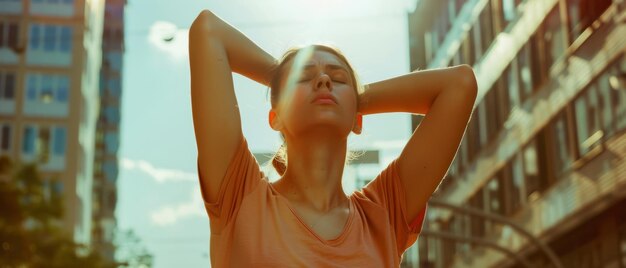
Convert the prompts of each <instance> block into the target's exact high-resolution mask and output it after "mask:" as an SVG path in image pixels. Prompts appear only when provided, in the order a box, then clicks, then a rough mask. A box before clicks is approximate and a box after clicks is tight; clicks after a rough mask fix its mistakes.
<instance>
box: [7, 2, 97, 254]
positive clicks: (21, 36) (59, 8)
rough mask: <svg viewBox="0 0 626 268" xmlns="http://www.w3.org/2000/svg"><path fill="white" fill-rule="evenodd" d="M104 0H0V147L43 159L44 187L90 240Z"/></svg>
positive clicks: (78, 234)
mask: <svg viewBox="0 0 626 268" xmlns="http://www.w3.org/2000/svg"><path fill="white" fill-rule="evenodd" d="M103 4H104V2H103V1H101V0H86V1H74V0H61V1H49V0H33V1H16V0H12V1H2V5H0V14H1V18H0V23H2V24H3V25H2V27H3V29H4V30H3V31H1V32H2V34H3V38H1V39H0V73H1V74H2V76H1V77H2V79H0V84H2V87H1V88H0V91H2V92H0V96H1V97H0V107H2V108H0V124H2V126H3V128H2V131H0V132H1V133H2V137H0V138H1V140H2V144H1V145H2V146H0V147H2V149H0V153H1V154H7V155H10V156H11V157H12V158H13V159H14V160H17V161H18V162H38V163H39V167H40V169H41V171H42V173H43V175H44V177H45V178H46V181H47V184H46V185H47V186H48V188H47V189H49V191H50V192H51V193H52V194H58V195H62V196H63V200H64V206H65V209H64V210H65V212H64V217H63V220H62V222H60V223H58V224H59V225H61V226H63V227H64V228H65V229H66V231H67V232H68V233H69V234H70V235H72V236H73V237H74V239H75V240H76V241H77V242H80V243H85V244H89V242H90V233H91V232H90V229H91V217H90V215H91V212H90V211H91V205H90V204H91V184H92V175H91V174H92V166H93V157H94V149H93V148H94V138H93V137H94V136H95V119H96V115H97V114H96V112H97V108H98V95H97V93H98V91H97V85H98V71H99V66H100V53H101V52H100V42H101V35H102V10H103ZM7 77H9V78H7ZM7 80H8V81H9V82H7Z"/></svg>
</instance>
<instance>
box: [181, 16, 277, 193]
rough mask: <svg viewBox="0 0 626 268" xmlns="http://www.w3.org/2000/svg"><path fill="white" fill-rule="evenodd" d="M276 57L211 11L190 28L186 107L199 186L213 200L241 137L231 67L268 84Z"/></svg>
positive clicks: (233, 70)
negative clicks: (188, 106) (188, 104)
mask: <svg viewBox="0 0 626 268" xmlns="http://www.w3.org/2000/svg"><path fill="white" fill-rule="evenodd" d="M275 62H276V60H275V59H274V58H273V57H272V56H271V55H269V54H268V53H267V52H265V51H263V50H262V49H261V48H259V47H258V46H257V45H256V44H254V43H253V42H252V41H250V39H248V38H247V37H246V36H244V35H243V34H242V33H240V32H239V31H237V30H236V29H235V28H233V27H232V26H230V25H228V24H227V23H226V22H224V21H223V20H221V19H220V18H219V17H217V16H216V15H215V14H213V13H211V12H210V11H208V10H204V11H202V12H201V13H200V15H198V17H197V18H196V19H195V20H194V22H193V24H192V25H191V28H190V29H189V65H190V70H191V106H192V112H193V124H194V131H195V135H196V144H197V146H198V166H199V172H200V174H201V180H202V181H201V188H202V189H201V190H202V192H203V193H204V198H205V199H206V201H207V202H214V201H215V200H216V198H217V192H218V189H219V187H220V184H221V181H222V178H223V177H224V175H225V173H226V168H227V167H228V164H229V162H230V160H231V158H232V157H233V156H234V153H235V150H236V149H237V146H238V145H239V142H240V140H241V138H242V131H241V119H240V116H239V108H238V107H237V99H236V97H235V91H234V88H233V79H232V72H237V73H240V74H242V75H244V76H246V77H248V78H250V79H253V80H255V81H257V82H259V83H262V84H264V85H267V84H268V81H269V79H270V76H271V73H270V72H271V70H272V68H273V66H274V64H275Z"/></svg>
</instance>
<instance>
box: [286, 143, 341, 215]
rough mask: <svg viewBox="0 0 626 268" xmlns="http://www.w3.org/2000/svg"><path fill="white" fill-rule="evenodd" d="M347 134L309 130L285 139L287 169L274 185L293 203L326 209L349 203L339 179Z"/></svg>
mask: <svg viewBox="0 0 626 268" xmlns="http://www.w3.org/2000/svg"><path fill="white" fill-rule="evenodd" d="M346 138H347V137H344V138H337V136H331V135H324V134H320V133H309V134H308V135H306V136H298V138H297V139H292V140H288V144H289V146H287V163H288V164H287V169H286V171H285V174H283V176H282V178H281V179H280V180H279V181H278V182H277V185H280V186H282V189H283V190H284V191H283V195H285V196H286V197H287V198H289V199H290V200H292V201H294V202H298V203H303V204H307V205H310V206H313V207H314V208H315V209H316V210H319V211H323V212H326V211H329V210H331V209H333V208H335V207H337V206H340V205H345V204H346V203H347V202H348V198H347V197H346V194H345V193H344V192H343V187H342V185H341V179H342V174H343V168H344V165H345V159H346V149H347V139H346Z"/></svg>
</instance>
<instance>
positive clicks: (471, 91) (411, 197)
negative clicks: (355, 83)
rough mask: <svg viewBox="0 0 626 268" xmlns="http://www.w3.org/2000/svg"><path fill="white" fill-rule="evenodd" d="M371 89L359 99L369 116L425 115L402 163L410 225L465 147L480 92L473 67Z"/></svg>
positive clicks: (411, 76)
mask: <svg viewBox="0 0 626 268" xmlns="http://www.w3.org/2000/svg"><path fill="white" fill-rule="evenodd" d="M365 88H366V90H365V92H363V93H362V94H361V95H360V96H359V112H360V113H362V114H363V115H367V114H376V113H390V112H407V113H414V114H425V116H424V119H423V120H422V122H421V123H420V125H419V127H418V128H417V129H416V130H415V132H414V133H413V135H412V136H411V138H410V139H409V141H408V142H407V144H406V146H405V147H404V149H403V150H402V153H401V154H400V156H399V157H398V160H397V165H398V172H399V173H400V174H399V176H400V178H401V180H402V184H403V185H404V189H405V196H406V208H407V215H406V217H407V219H406V220H407V222H411V221H412V220H413V219H414V218H415V217H416V216H417V214H418V213H419V212H420V211H421V210H422V209H423V208H424V206H425V205H426V202H427V201H428V199H430V196H431V195H432V193H433V192H434V191H435V189H436V188H437V186H438V185H439V183H440V182H441V180H442V179H443V177H444V176H445V174H446V171H447V170H448V167H449V166H450V163H452V159H453V158H454V155H455V154H456V151H457V149H458V147H459V144H460V142H461V138H462V137H463V133H464V131H465V127H466V126H467V122H468V121H469V118H470V115H471V113H472V109H473V106H474V101H475V100H476V95H477V91H478V86H477V84H476V78H475V76H474V72H473V70H472V68H471V67H470V66H468V65H460V66H455V67H451V68H445V69H436V70H426V71H417V72H412V73H409V74H406V75H403V76H398V77H394V78H391V79H388V80H384V81H380V82H376V83H372V84H369V85H366V86H365Z"/></svg>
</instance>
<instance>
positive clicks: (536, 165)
mask: <svg viewBox="0 0 626 268" xmlns="http://www.w3.org/2000/svg"><path fill="white" fill-rule="evenodd" d="M543 139H544V134H543V133H539V134H538V135H537V136H536V137H535V138H533V139H532V140H531V141H530V142H529V143H528V144H527V145H526V146H525V147H524V149H523V150H522V158H523V163H524V164H523V166H524V168H523V171H524V179H525V183H526V194H527V195H528V197H532V196H533V194H535V193H538V192H541V191H543V190H544V189H545V188H546V187H547V185H548V183H547V180H546V172H545V168H544V166H543V164H544V163H545V157H544V156H545V145H544V140H543Z"/></svg>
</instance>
